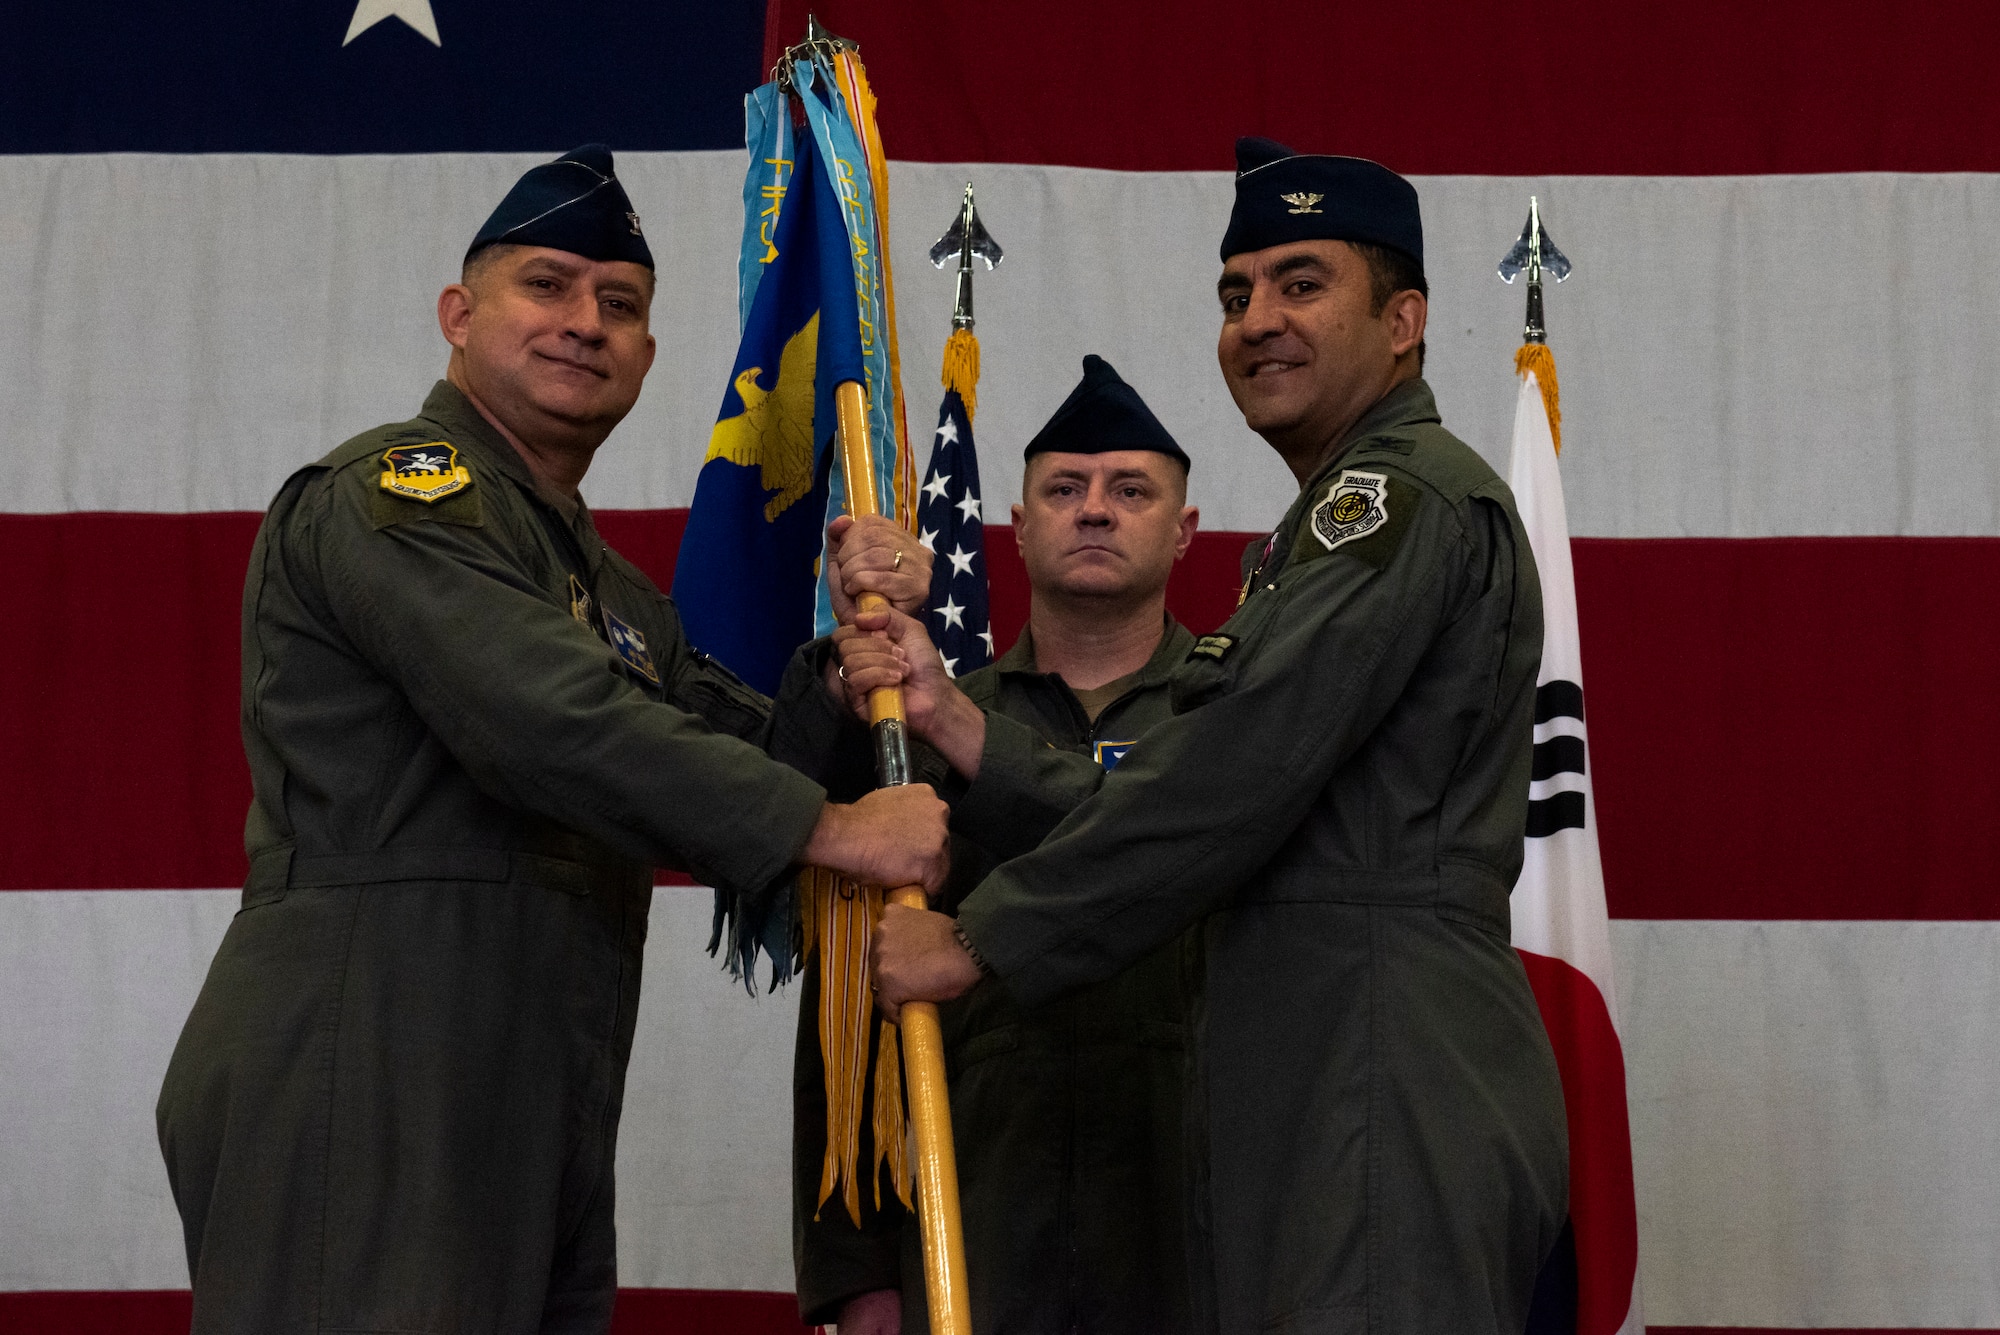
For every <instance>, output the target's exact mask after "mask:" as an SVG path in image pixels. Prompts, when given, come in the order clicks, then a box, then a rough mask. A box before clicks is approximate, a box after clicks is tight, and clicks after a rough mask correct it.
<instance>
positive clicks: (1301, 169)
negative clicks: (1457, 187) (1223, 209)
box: [1222, 138, 1424, 269]
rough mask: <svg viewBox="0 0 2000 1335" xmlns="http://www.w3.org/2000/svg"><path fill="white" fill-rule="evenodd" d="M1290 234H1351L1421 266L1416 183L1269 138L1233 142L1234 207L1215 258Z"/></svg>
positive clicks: (1316, 237)
mask: <svg viewBox="0 0 2000 1335" xmlns="http://www.w3.org/2000/svg"><path fill="white" fill-rule="evenodd" d="M1290 241H1359V242H1362V243H1364V244H1367V245H1375V246H1387V247H1389V248H1390V249H1391V250H1400V251H1402V252H1403V253H1404V254H1405V255H1408V256H1409V257H1410V258H1411V259H1413V260H1415V261H1416V262H1417V267H1418V268H1419V269H1421V268H1423V265H1424V222H1423V217H1422V215H1421V214H1420V213H1419V212H1418V210H1417V188H1416V187H1415V186H1413V185H1411V184H1410V183H1409V182H1408V181H1406V180H1404V179H1403V178H1402V177H1400V176H1398V175H1396V173H1394V172H1392V171H1390V170H1389V169H1388V168H1387V167H1384V166H1383V165H1382V164H1381V163H1379V162H1370V161H1369V160H1368V159H1366V158H1341V157H1334V156H1332V155H1331V154H1326V153H1294V152H1293V151H1292V150H1291V149H1289V148H1286V147H1285V146H1284V145H1283V144H1280V143H1275V142H1273V141H1272V140H1269V139H1254V138H1244V139H1238V140H1237V141H1236V207H1235V208H1233V209H1231V210H1230V213H1229V230H1228V231H1226V232H1224V233H1223V234H1222V258H1223V259H1224V260H1227V259H1228V258H1229V257H1230V256H1231V255H1241V254H1242V253H1243V252H1244V251H1246V250H1263V249H1265V248H1266V247H1268V246H1282V245H1284V244H1285V243H1287V242H1290Z"/></svg>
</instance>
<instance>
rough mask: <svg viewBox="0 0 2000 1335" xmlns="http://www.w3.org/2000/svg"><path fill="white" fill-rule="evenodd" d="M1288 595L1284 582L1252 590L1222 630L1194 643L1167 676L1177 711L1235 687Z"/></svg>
mask: <svg viewBox="0 0 2000 1335" xmlns="http://www.w3.org/2000/svg"><path fill="white" fill-rule="evenodd" d="M1285 595H1286V590H1285V588H1284V586H1283V585H1282V584H1280V585H1279V586H1278V587H1277V588H1275V589H1273V588H1258V589H1252V590H1251V591H1250V597H1249V599H1248V600H1247V601H1245V602H1244V604H1243V606H1241V607H1239V608H1237V609H1236V615H1234V616H1232V617H1230V618H1229V620H1227V621H1225V622H1223V623H1222V627H1221V629H1219V630H1217V631H1216V632H1215V633H1214V634H1213V635H1204V636H1202V637H1201V638H1200V639H1198V640H1196V641H1195V642H1194V648H1192V649H1190V650H1188V656H1187V658H1186V660H1185V661H1184V662H1182V664H1181V665H1180V666H1179V667H1177V668H1175V669H1174V674H1173V676H1171V677H1169V678H1168V679H1167V690H1168V694H1169V698H1170V699H1171V700H1172V701H1173V709H1174V712H1175V713H1176V714H1185V713H1187V712H1188V711H1189V710H1190V709H1199V708H1200V707H1201V706H1203V705H1205V704H1207V703H1208V702H1209V701H1211V700H1214V699H1216V698H1218V697H1220V696H1222V695H1225V694H1227V693H1228V692H1229V691H1231V690H1233V689H1235V686H1236V681H1237V678H1238V677H1240V676H1241V675H1242V672H1243V664H1244V663H1245V662H1246V661H1248V659H1249V657H1250V656H1251V654H1253V653H1255V652H1256V649H1257V644H1258V641H1259V640H1261V639H1262V638H1263V631H1264V629H1265V627H1267V626H1269V625H1270V623H1271V620H1272V618H1273V617H1275V616H1276V615H1277V614H1278V610H1279V608H1280V607H1281V606H1282V605H1283V604H1284V603H1285V601H1286V597H1285Z"/></svg>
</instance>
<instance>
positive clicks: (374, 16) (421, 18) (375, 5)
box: [340, 0, 444, 46]
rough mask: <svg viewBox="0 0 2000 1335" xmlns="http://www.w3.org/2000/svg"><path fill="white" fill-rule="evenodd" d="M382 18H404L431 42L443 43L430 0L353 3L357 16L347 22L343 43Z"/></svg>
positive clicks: (434, 44) (382, 0) (376, 0)
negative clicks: (439, 36)
mask: <svg viewBox="0 0 2000 1335" xmlns="http://www.w3.org/2000/svg"><path fill="white" fill-rule="evenodd" d="M383 19H401V20H402V21H403V22H405V23H407V24H409V25H410V26H411V27H412V28H415V29H416V30H417V31H418V32H419V33H421V34H423V35H424V36H425V37H427V38H429V39H430V43H431V45H432V46H443V45H444V42H443V41H441V40H440V39H439V38H438V23H437V16H436V15H434V14H432V13H431V0H359V3H358V4H356V5H355V6H354V18H353V19H352V20H351V21H350V22H349V23H348V25H347V36H345V37H343V38H341V39H340V44H341V45H342V46H346V45H347V44H348V43H349V42H351V41H353V40H354V39H355V38H357V37H359V36H360V35H361V34H362V33H364V32H367V31H368V30H369V29H370V28H372V27H374V26H375V25H376V24H378V23H380V22H381V21H382V20H383Z"/></svg>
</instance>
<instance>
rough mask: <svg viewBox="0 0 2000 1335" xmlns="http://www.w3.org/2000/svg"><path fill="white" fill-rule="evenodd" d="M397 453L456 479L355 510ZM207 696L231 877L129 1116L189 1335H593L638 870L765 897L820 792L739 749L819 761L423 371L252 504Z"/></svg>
mask: <svg viewBox="0 0 2000 1335" xmlns="http://www.w3.org/2000/svg"><path fill="white" fill-rule="evenodd" d="M421 445H430V446H432V449H431V450H430V451H428V453H429V454H431V455H432V456H434V457H435V456H438V455H439V454H440V453H441V446H442V445H448V446H450V447H453V448H455V450H456V451H457V456H456V463H457V464H458V465H462V466H463V467H465V468H466V469H467V470H468V474H469V477H470V479H471V485H470V486H468V487H465V488H462V489H460V490H458V491H457V492H456V493H455V494H451V495H448V496H444V497H442V498H440V499H438V500H436V501H434V502H431V503H426V502H425V501H423V500H417V499H407V498H404V497H400V496H396V495H392V494H390V493H389V492H387V491H384V490H383V489H382V488H381V486H379V485H378V480H379V479H380V477H381V476H382V474H383V472H384V468H385V466H384V464H383V456H384V452H385V451H386V450H389V449H392V448H397V447H409V446H421ZM614 627H622V632H621V639H622V641H623V643H624V644H625V646H626V649H625V652H624V653H622V654H621V652H619V651H618V650H617V649H616V648H614V647H613V644H612V643H611V642H610V640H609V632H610V631H611V629H612V628H614ZM791 680H792V684H793V685H795V686H796V685H800V684H802V683H801V679H800V678H798V677H794V678H793V679H791ZM813 689H817V688H816V687H814V688H813ZM242 693H243V713H242V725H243V740H244V746H245V749H246V750H247V751H248V753H249V760H250V769H251V777H252V781H253V788H254V798H253V802H252V806H251V810H250V815H249V821H248V827H247V830H246V834H245V842H246V844H247V846H248V849H249V853H250V859H251V871H250V877H249V881H248V883H247V885H246V886H245V888H244V892H243V908H242V910H241V911H240V912H239V913H238V914H237V916H236V918H235V921H234V922H233V923H232V924H231V925H230V928H229V931H228V933H227V935H226V936H225V937H224V939H223V942H222V945H221V948H220V949H219V950H218V951H217V953H216V957H215V961H214V963H213V964H212V965H211V967H210V969H209V973H208V978H207V981H206V982H205V983H204V985H203V987H202V991H201V994H200V997H199V998H198V999H197V1001H196V1002H195V1005H194V1009H193V1012H192V1014H190V1015H189V1017H188V1020H187V1024H186V1027H185V1028H184V1029H183V1031H182V1034H181V1038H180V1042H179V1045H178V1046H177V1047H176V1049H175V1052H174V1056H173V1061H172V1064H171V1065H170V1066H169V1068H168V1071H167V1076H166V1082H165V1086H164V1088H163V1089H162V1091H161V1094H160V1102H159V1113H158V1116H159V1132H160V1143H161V1147H162V1150H163V1151H164V1153H165V1156H166V1161H167V1169H168V1175H169V1178H170V1179H171V1182H172V1186H173V1192H174V1199H175V1202H176V1204H177V1205H178V1207H179V1209H180V1213H181V1218H182V1221H183V1225H184V1227H185V1231H186V1241H187V1251H188V1265H189V1270H190V1272H191V1274H192V1276H193V1279H194V1293H195V1317H194V1329H195V1330H196V1331H197V1332H240V1333H242V1335H281V1333H284V1335H289V1333H290V1332H304V1331H315V1332H328V1331H372V1332H381V1331H396V1332H436V1333H437V1335H446V1333H450V1335H464V1333H465V1332H474V1331H477V1332H528V1331H538V1330H539V1331H602V1330H604V1329H606V1328H607V1326H608V1323H609V1320H610V1312H611V1304H612V1301H613V1298H614V1295H615V1290H616V1283H617V1277H616V1254H615V1246H614V1239H613V1236H612V1194H613V1188H612V1162H613V1155H614V1150H615V1146H616V1139H617V1129H618V1113H619V1103H620V1099H621V1096H622V1091H623V1085H624V1076H625V1066H626V1060H627V1057H628V1056H629V1054H630V1051H631V1044H632V1029H633V1021H634V1018H635V1016H636V1014H637V1001H638V990H639V966H640V958H641V947H642V945H643V942H644V939H645V932H646V913H647V908H648V905H649V903H650V899H651V894H652V880H653V876H652V869H653V867H654V866H656V865H665V866H673V865H678V866H684V867H687V868H689V869H690V870H693V871H695V872H696V873H697V874H698V875H699V876H701V877H703V878H704V879H712V882H713V884H715V885H717V886H723V887H731V888H736V889H739V890H742V891H744V892H747V893H752V894H754V893H757V892H758V891H759V890H761V889H762V888H763V887H765V886H767V885H769V884H771V883H773V882H774V881H776V880H778V879H779V878H781V877H783V876H785V875H786V873H787V871H788V868H790V866H791V864H792V862H793V860H794V858H795V857H796V855H797V853H798V851H799V850H800V848H801V847H802V846H803V845H804V843H805V841H806V839H807V837H808V835H809V834H810V832H811V830H812V827H813V824H814V822H815V821H816V819H817V818H818V815H819V812H820V809H821V805H822V803H823V800H824V793H823V790H822V789H821V788H820V786H819V785H818V784H817V783H815V782H813V781H812V780H811V779H809V778H807V777H806V776H805V775H803V774H801V773H799V772H797V771H795V770H793V769H791V768H787V767H786V766H785V765H782V764H779V763H776V762H775V761H773V760H772V759H770V758H769V757H768V756H767V755H765V754H764V753H763V752H762V751H760V749H759V747H760V746H768V747H771V748H773V749H774V751H776V752H783V751H784V750H785V749H786V747H787V746H788V745H790V744H792V743H794V742H796V743H797V744H798V749H799V750H800V752H801V754H805V753H812V752H815V751H816V749H817V748H818V745H819V744H818V742H817V741H815V740H813V739H809V738H787V737H784V736H774V735H773V731H772V725H771V723H770V716H769V702H768V701H766V700H765V699H764V698H763V697H762V696H761V695H759V694H757V693H756V692H754V691H752V690H750V689H749V688H748V687H746V686H744V685H743V684H742V683H740V682H739V681H737V680H736V679H735V678H734V677H733V676H731V675H730V674H729V673H728V672H726V671H724V670H723V669H722V668H721V667H720V666H718V665H717V664H715V663H713V662H712V661H710V660H708V659H705V658H704V657H702V656H701V655H698V654H696V653H694V652H692V651H691V650H690V649H689V648H688V646H687V644H686V642H685V641H684V639H683V638H682V635H681V631H680V625H679V620H678V617H677V616H676V614H675V612H674V609H673V605H672V604H671V603H670V602H669V601H668V600H667V599H666V598H665V597H664V596H662V595H661V594H660V592H659V591H658V590H657V589H656V588H654V587H653V585H652V583H651V582H650V581H648V580H647V579H646V577H645V576H644V575H642V574H641V573H639V571H638V570H637V569H636V568H634V567H633V566H631V565H630V564H628V563H627V562H626V561H624V560H623V559H622V558H620V557H619V556H618V555H617V554H616V553H614V552H612V551H611V550H610V549H609V548H607V547H606V546H605V545H604V543H603V541H602V540H601V539H600V538H599V537H598V536H597V532H596V529H595V527H594V526H593V525H592V523H591V519H590V515H589V512H588V510H587V509H585V508H584V507H583V506H582V504H581V503H580V502H575V501H571V500H568V499H567V498H563V497H559V496H551V495H548V494H544V493H542V492H539V491H538V490H537V488H536V485H535V482H534V479H533V477H532V475H531V474H530V473H529V472H528V470H527V468H526V466H525V465H524V464H523V463H522V461H521V459H520V457H519V456H518V455H517V454H516V453H515V451H514V450H513V449H512V448H511V447H510V446H509V445H508V444H507V442H506V441H505V440H504V438H502V437H501V436H500V435H499V434H498V433H497V432H496V431H495V430H494V429H493V427H492V426H491V425H489V424H488V423H487V422H486V421H485V419H484V418H482V417H481V416H480V415H479V413H478V412H477V411H476V410H475V409H474V408H473V407H472V406H471V404H470V403H469V401H467V400H466V398H465V397H464V396H463V395H462V394H460V393H459V392H458V391H457V390H456V389H454V388H452V387H451V386H450V385H448V384H444V383H440V384H439V385H438V386H437V388H436V389H435V390H433V391H432V393H431V395H430V397H429V398H428V399H427V400H426V401H425V404H424V408H423V412H422V414H421V415H420V416H419V417H417V418H416V419H415V420H414V421H410V422H405V423H401V424H398V425H392V426H385V427H380V428H378V429H376V430H374V431H370V432H368V433H366V434H364V435H362V436H358V437H356V438H355V439H353V440H351V441H349V442H347V443H346V444H345V445H342V446H341V447H340V448H339V449H337V450H335V451H334V452H333V453H332V454H329V455H328V456H327V457H326V458H325V459H323V460H321V461H320V462H319V463H317V464H314V465H312V466H310V467H307V468H304V469H302V470H300V471H299V472H298V473H296V474H294V475H293V476H292V478H291V479H290V480H289V481H287V482H286V483H285V485H284V487H283V489H282V490H281V491H280V492H279V494H278V497H277V499H276V500H275V501H274V502H273V503H272V506H271V509H270V512H269V513H268V515H267V516H266V518H265V521H264V524H263V527H262V529H261V530H260V532H259V533H258V537H257V542H256V546H255V548H254V550H253V552H252V555H251V561H250V571H249V577H248V580H247V583H246V585H245V589H244V599H243V681H242ZM822 694H823V692H822ZM801 713H802V715H803V716H805V717H810V718H823V717H825V716H826V714H827V711H818V712H815V711H801ZM746 739H747V740H746ZM753 743H754V744H753Z"/></svg>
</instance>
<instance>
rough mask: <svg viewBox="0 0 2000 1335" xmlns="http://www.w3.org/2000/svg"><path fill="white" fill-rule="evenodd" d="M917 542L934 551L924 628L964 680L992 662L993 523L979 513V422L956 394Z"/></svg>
mask: <svg viewBox="0 0 2000 1335" xmlns="http://www.w3.org/2000/svg"><path fill="white" fill-rule="evenodd" d="M917 537H918V539H919V540H920V541H922V543H923V544H924V546H925V547H927V548H929V549H930V552H931V555H932V557H934V558H935V559H934V561H933V562H932V565H931V598H930V606H929V610H928V611H927V612H926V614H925V617H924V620H925V623H926V624H925V627H924V628H925V629H926V630H928V631H929V632H930V636H931V640H932V641H933V642H934V643H935V644H936V645H937V647H938V652H939V653H940V654H941V655H943V657H944V665H945V670H946V671H948V672H950V673H951V675H952V676H954V677H959V676H963V675H965V674H966V673H968V672H971V671H973V670H974V669H976V668H982V667H985V666H986V665H987V664H988V663H991V662H992V661H993V627H992V619H991V617H990V615H989V609H988V599H987V589H986V525H985V522H984V520H983V519H982V517H981V514H980V509H979V454H978V452H977V451H976V450H975V449H974V448H973V445H972V419H971V418H970V417H969V416H967V415H966V411H965V401H964V400H963V399H961V398H960V397H959V395H958V391H957V390H955V389H948V390H946V391H945V395H944V402H943V403H942V404H941V405H939V407H938V424H937V435H936V436H935V437H934V438H933V439H932V442H931V462H930V467H929V468H928V469H926V470H925V472H924V485H923V490H922V491H921V492H919V493H918V496H917Z"/></svg>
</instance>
